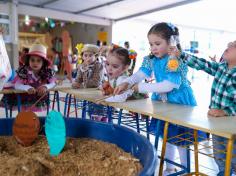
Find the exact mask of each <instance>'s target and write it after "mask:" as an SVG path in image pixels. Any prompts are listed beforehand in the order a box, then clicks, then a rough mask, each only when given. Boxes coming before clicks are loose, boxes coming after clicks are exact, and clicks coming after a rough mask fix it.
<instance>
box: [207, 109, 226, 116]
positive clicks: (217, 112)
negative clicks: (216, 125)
mask: <svg viewBox="0 0 236 176" xmlns="http://www.w3.org/2000/svg"><path fill="white" fill-rule="evenodd" d="M207 114H208V115H209V116H213V117H223V116H226V115H227V114H226V113H225V111H224V110H222V109H209V111H208V113H207Z"/></svg>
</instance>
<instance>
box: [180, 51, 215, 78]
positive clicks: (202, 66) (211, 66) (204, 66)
mask: <svg viewBox="0 0 236 176" xmlns="http://www.w3.org/2000/svg"><path fill="white" fill-rule="evenodd" d="M180 59H182V60H183V61H184V62H186V63H187V64H188V66H190V67H192V68H195V69H197V70H203V71H205V72H206V73H208V74H210V75H212V76H215V74H216V72H217V70H218V67H219V63H217V62H209V61H207V60H206V59H203V58H198V57H196V56H192V55H189V54H186V53H182V54H181V55H180Z"/></svg>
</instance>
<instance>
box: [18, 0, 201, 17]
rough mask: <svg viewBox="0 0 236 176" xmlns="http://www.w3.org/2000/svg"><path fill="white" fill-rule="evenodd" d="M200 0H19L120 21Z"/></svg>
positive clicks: (20, 2) (48, 7) (19, 0)
mask: <svg viewBox="0 0 236 176" xmlns="http://www.w3.org/2000/svg"><path fill="white" fill-rule="evenodd" d="M195 1H199V0H86V1H84V0H66V1H65V0H34V1H32V0H18V4H19V5H29V6H34V7H40V8H44V9H53V10H57V11H61V12H67V13H71V14H79V15H86V16H90V17H91V16H92V17H95V18H102V19H109V20H113V21H119V20H122V19H127V18H130V17H135V16H138V15H143V14H146V13H150V12H154V11H158V10H162V9H168V8H171V7H176V6H180V5H184V4H188V3H192V2H195Z"/></svg>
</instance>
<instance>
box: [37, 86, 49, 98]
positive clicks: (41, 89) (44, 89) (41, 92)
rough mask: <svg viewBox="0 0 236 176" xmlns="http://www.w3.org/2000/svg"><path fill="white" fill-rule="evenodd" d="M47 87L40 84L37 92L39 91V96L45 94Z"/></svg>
mask: <svg viewBox="0 0 236 176" xmlns="http://www.w3.org/2000/svg"><path fill="white" fill-rule="evenodd" d="M47 90H48V89H47V87H46V86H40V87H39V88H38V89H37V92H38V95H39V96H42V95H44V94H45V93H46V92H47Z"/></svg>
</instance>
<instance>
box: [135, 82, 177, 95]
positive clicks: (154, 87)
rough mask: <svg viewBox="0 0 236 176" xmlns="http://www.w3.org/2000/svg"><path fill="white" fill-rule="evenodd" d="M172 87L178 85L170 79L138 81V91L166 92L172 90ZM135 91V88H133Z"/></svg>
mask: <svg viewBox="0 0 236 176" xmlns="http://www.w3.org/2000/svg"><path fill="white" fill-rule="evenodd" d="M174 88H179V85H177V84H174V83H172V82H170V81H167V80H164V81H162V82H159V83H152V84H150V83H139V84H138V92H140V93H151V92H156V93H159V94H161V93H167V92H170V91H172V90H173V89H174ZM135 91H136V90H135Z"/></svg>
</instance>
